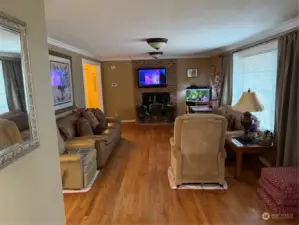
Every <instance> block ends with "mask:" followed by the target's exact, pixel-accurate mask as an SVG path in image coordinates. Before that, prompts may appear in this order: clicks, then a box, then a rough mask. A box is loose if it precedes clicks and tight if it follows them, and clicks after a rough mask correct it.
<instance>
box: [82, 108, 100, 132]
mask: <svg viewBox="0 0 299 225" xmlns="http://www.w3.org/2000/svg"><path fill="white" fill-rule="evenodd" d="M82 115H83V117H84V118H85V119H87V120H88V122H89V124H90V126H91V128H92V130H95V129H96V127H97V126H98V125H99V124H100V123H99V121H98V120H97V118H96V117H95V115H94V114H93V112H92V111H91V109H86V110H85V111H84V112H83V113H82Z"/></svg>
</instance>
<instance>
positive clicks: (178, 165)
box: [170, 114, 227, 185]
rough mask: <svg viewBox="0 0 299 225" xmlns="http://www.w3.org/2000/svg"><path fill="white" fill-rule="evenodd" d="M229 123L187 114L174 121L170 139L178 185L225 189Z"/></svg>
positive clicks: (222, 119) (214, 118) (210, 117)
mask: <svg viewBox="0 0 299 225" xmlns="http://www.w3.org/2000/svg"><path fill="white" fill-rule="evenodd" d="M226 129H227V120H226V119H225V117H223V116H219V115H214V114H187V115H183V116H179V117H177V118H176V120H175V125H174V137H173V138H171V139H170V145H171V168H172V173H173V175H174V178H175V184H176V185H181V184H184V183H219V184H220V185H224V183H225V180H224V174H225V165H224V162H225V157H226V151H225V149H224V144H225V132H226Z"/></svg>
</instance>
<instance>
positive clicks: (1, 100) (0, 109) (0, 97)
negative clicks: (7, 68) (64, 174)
mask: <svg viewBox="0 0 299 225" xmlns="http://www.w3.org/2000/svg"><path fill="white" fill-rule="evenodd" d="M8 111H9V110H8V105H7V100H6V92H5V85H4V79H3V71H2V62H1V60H0V114H2V113H6V112H8Z"/></svg>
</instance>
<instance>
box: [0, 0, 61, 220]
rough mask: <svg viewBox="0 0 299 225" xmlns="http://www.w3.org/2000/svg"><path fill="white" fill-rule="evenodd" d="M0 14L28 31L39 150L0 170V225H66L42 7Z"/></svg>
mask: <svg viewBox="0 0 299 225" xmlns="http://www.w3.org/2000/svg"><path fill="white" fill-rule="evenodd" d="M0 8H1V9H0V10H1V11H3V12H4V13H7V14H9V15H12V16H14V17H16V18H18V19H20V20H22V21H24V22H26V24H27V26H28V47H29V49H28V50H29V56H30V63H31V70H32V78H33V80H32V81H33V91H34V92H33V95H34V98H35V103H36V113H37V122H38V130H39V136H40V147H39V148H38V149H36V150H34V151H33V152H32V153H29V154H28V155H26V156H24V157H22V158H21V159H19V160H17V161H16V162H14V163H13V164H11V165H9V166H7V167H6V168H4V169H2V170H0V180H1V185H0V186H1V187H0V199H1V201H0V224H1V225H2V224H3V225H19V224H20V225H41V224H55V225H63V224H65V218H64V206H63V196H62V192H61V190H62V185H61V176H60V168H59V167H60V165H59V156H58V141H57V133H56V126H55V116H54V107H53V97H52V89H51V80H50V76H49V74H50V71H49V61H48V60H49V58H48V44H47V32H46V24H45V10H44V1H40V0H6V1H1V2H0Z"/></svg>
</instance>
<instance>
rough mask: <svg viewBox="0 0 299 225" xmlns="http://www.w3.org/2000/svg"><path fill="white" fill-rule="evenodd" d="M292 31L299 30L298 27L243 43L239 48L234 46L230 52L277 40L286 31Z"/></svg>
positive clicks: (286, 32)
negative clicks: (249, 42)
mask: <svg viewBox="0 0 299 225" xmlns="http://www.w3.org/2000/svg"><path fill="white" fill-rule="evenodd" d="M293 31H299V28H298V27H296V28H293V29H291V30H288V31H285V32H282V33H279V34H276V35H274V36H272V37H268V38H264V39H262V40H259V41H256V42H254V43H251V44H247V45H244V46H242V47H239V48H236V49H234V50H232V51H230V52H231V53H233V54H234V53H238V52H241V51H243V50H246V49H248V48H253V47H256V46H259V45H263V44H267V43H269V42H272V41H275V40H278V39H279V38H280V37H282V36H284V35H286V34H288V33H292V32H293Z"/></svg>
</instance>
